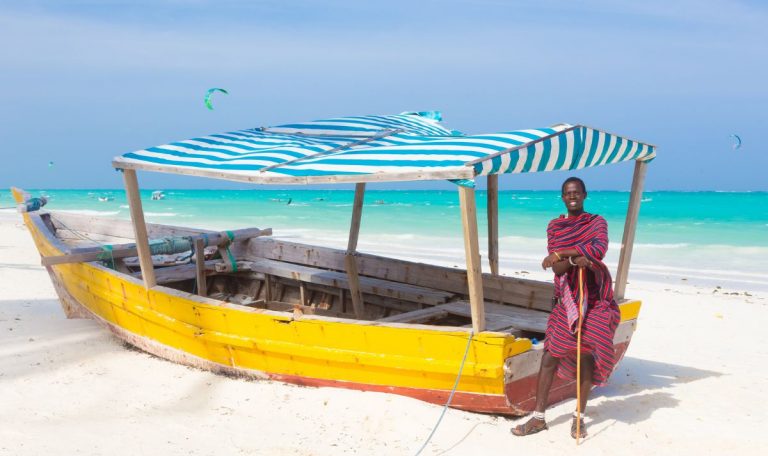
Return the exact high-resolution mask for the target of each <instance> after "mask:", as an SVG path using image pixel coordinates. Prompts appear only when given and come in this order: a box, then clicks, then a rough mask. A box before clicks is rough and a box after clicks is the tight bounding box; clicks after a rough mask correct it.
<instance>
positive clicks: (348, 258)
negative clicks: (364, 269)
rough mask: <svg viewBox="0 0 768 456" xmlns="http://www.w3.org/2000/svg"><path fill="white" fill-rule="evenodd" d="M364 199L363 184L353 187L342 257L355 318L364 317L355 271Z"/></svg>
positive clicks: (358, 279) (357, 275) (358, 282)
mask: <svg viewBox="0 0 768 456" xmlns="http://www.w3.org/2000/svg"><path fill="white" fill-rule="evenodd" d="M364 198H365V183H362V182H361V183H358V184H356V185H355V200H354V203H353V205H352V222H351V224H350V227H349V242H348V243H347V253H346V254H345V255H344V264H345V266H346V268H347V278H348V279H349V294H350V296H351V298H352V309H353V310H354V312H355V317H357V318H363V316H364V315H365V303H364V302H363V292H362V291H361V289H360V274H359V273H358V270H357V239H358V237H359V235H360V221H361V219H362V216H363V199H364Z"/></svg>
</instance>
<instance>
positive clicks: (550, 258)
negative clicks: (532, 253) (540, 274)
mask: <svg viewBox="0 0 768 456" xmlns="http://www.w3.org/2000/svg"><path fill="white" fill-rule="evenodd" d="M558 261H560V258H558V257H557V255H555V254H554V253H550V254H549V255H547V256H546V257H544V260H542V262H541V268H542V269H548V268H551V267H552V265H554V264H555V263H557V262H558Z"/></svg>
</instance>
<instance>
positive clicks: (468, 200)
mask: <svg viewBox="0 0 768 456" xmlns="http://www.w3.org/2000/svg"><path fill="white" fill-rule="evenodd" d="M459 203H460V206H461V225H462V227H463V229H464V253H465V255H466V259H467V286H468V287H469V302H470V304H471V310H472V330H473V331H474V332H475V333H480V332H482V331H484V330H485V308H484V304H485V302H484V301H483V278H482V266H481V264H480V248H479V246H478V240H477V211H476V208H475V189H474V188H469V187H464V186H461V185H460V186H459Z"/></svg>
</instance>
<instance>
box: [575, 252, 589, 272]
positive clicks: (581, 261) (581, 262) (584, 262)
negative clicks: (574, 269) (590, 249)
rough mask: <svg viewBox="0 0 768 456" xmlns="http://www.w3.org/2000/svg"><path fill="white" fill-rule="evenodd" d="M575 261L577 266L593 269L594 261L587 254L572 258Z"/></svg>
mask: <svg viewBox="0 0 768 456" xmlns="http://www.w3.org/2000/svg"><path fill="white" fill-rule="evenodd" d="M572 260H573V262H574V263H575V264H576V266H578V267H581V268H587V269H592V268H593V267H594V263H592V262H591V261H589V258H587V257H585V256H583V255H582V256H577V257H573V258H572Z"/></svg>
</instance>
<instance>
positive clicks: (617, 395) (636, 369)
mask: <svg viewBox="0 0 768 456" xmlns="http://www.w3.org/2000/svg"><path fill="white" fill-rule="evenodd" d="M721 375H724V374H723V373H721V372H715V371H710V370H704V369H697V368H695V367H690V366H681V365H678V364H668V363H661V362H657V361H650V360H645V359H638V358H632V357H625V358H624V359H623V360H622V361H621V363H620V364H619V368H618V369H617V370H616V372H614V373H613V375H612V376H611V379H610V380H609V384H608V386H605V387H602V388H596V389H595V390H594V391H593V392H592V394H591V396H590V404H589V405H588V413H589V417H590V419H591V423H590V427H595V426H596V425H598V424H600V423H603V422H605V421H612V423H611V424H609V425H608V426H605V427H602V428H601V429H600V430H599V431H597V432H595V433H592V434H590V436H589V437H595V436H596V435H598V434H600V433H602V432H603V431H605V430H606V429H608V428H610V427H611V426H613V424H615V423H616V422H622V423H626V424H636V423H640V422H642V421H645V420H647V419H649V418H650V417H651V415H653V413H654V412H655V411H656V410H660V409H664V408H673V407H676V406H677V405H678V404H679V403H680V401H679V400H678V399H676V398H675V397H674V395H673V394H672V393H671V392H668V391H659V390H667V389H674V388H676V387H679V386H681V385H685V384H687V383H691V382H695V381H698V380H703V379H705V378H709V377H720V376H721ZM570 400H571V401H573V403H574V406H575V400H573V399H570ZM592 404H594V405H592ZM570 421H571V415H562V416H559V417H557V418H555V419H553V420H551V421H549V423H550V425H557V424H562V423H565V422H570ZM589 437H588V438H589Z"/></svg>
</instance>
